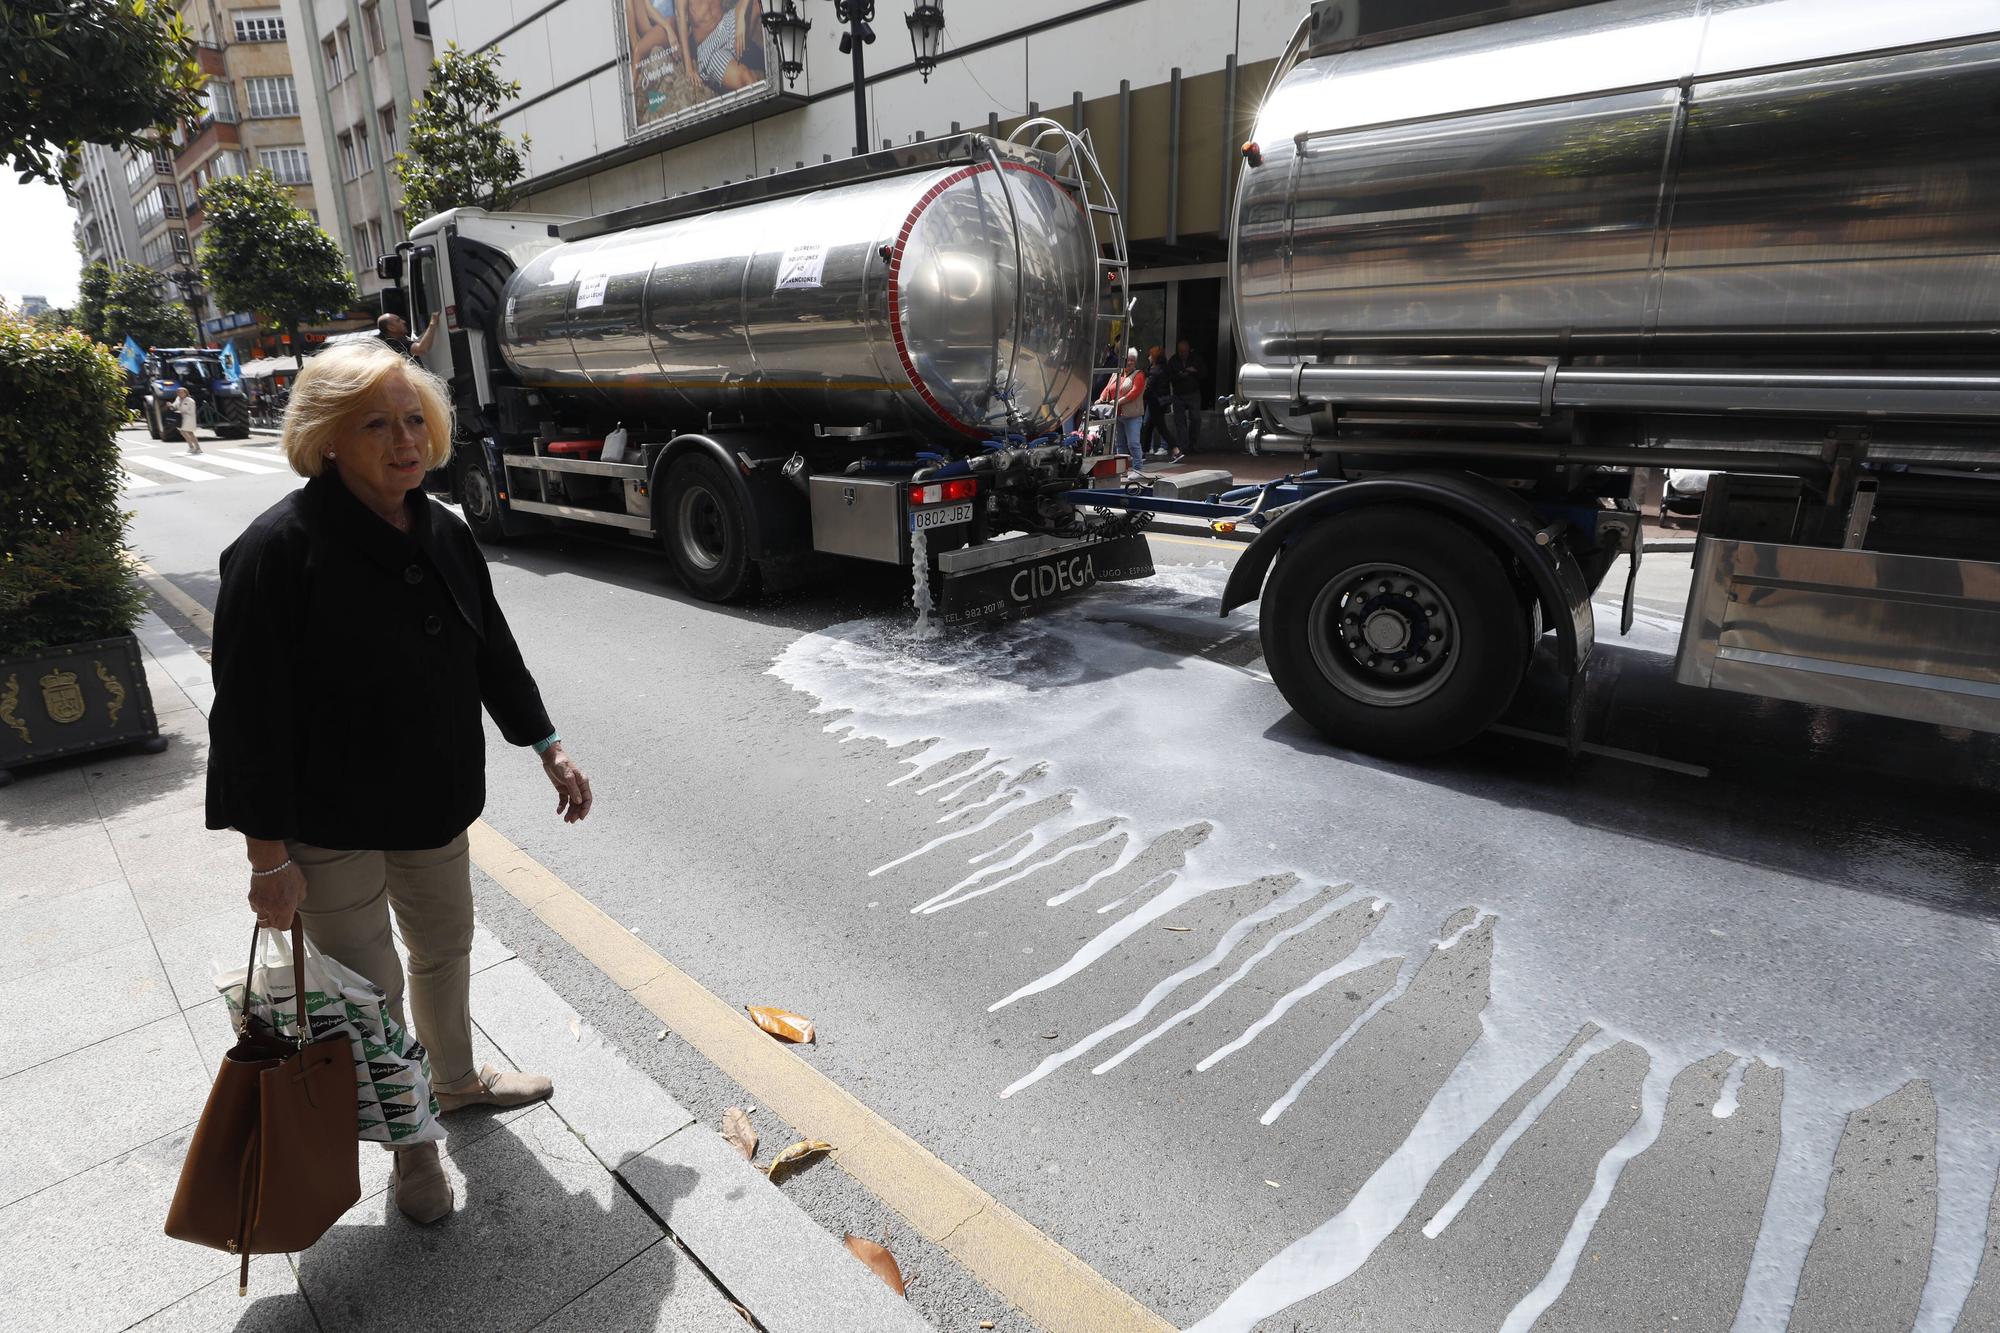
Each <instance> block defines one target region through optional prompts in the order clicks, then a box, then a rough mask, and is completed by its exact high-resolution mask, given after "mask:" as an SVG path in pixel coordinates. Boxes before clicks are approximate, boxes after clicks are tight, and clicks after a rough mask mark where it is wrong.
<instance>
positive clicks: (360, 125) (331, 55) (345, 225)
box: [282, 0, 504, 311]
mask: <svg viewBox="0 0 2000 1333" xmlns="http://www.w3.org/2000/svg"><path fill="white" fill-rule="evenodd" d="M503 7H504V4H503ZM282 10H283V14H284V19H285V23H286V25H287V32H288V34H289V41H290V43H291V48H292V60H293V64H294V67H295V68H296V69H297V70H298V72H299V82H300V90H299V91H300V96H301V99H302V101H301V106H300V114H301V117H302V119H303V121H304V124H305V129H306V135H305V137H306V144H307V152H308V154H309V155H310V156H311V158H312V164H313V172H314V175H315V177H316V179H317V181H318V182H319V185H320V200H321V204H320V207H321V210H322V214H323V216H322V217H321V219H320V225H321V226H323V227H325V228H326V229H327V231H328V232H329V233H331V234H332V236H333V237H334V239H335V240H337V241H339V242H340V245H341V248H342V249H344V250H345V251H346V252H347V257H348V261H349V263H351V264H352V265H353V268H354V275H355V279H356V281H357V282H358V283H359V285H360V288H361V299H362V305H363V306H364V307H366V308H368V309H369V310H374V311H379V310H380V308H381V297H380V293H381V290H382V282H381V280H380V279H378V278H377V277H376V276H375V260H376V257H377V256H379V255H381V254H383V253H384V252H386V251H389V250H393V249H394V248H395V246H396V243H397V242H398V241H401V240H403V239H404V238H405V237H406V236H407V235H408V231H407V224H406V220H405V218H404V216H403V186H402V181H401V179H400V178H398V176H397V175H396V171H395V167H394V165H393V162H394V158H395V155H396V153H397V151H398V150H399V149H401V148H402V147H403V144H404V134H405V133H406V131H407V129H408V125H409V115H410V106H411V104H412V102H413V101H414V100H415V99H416V97H417V96H418V95H419V94H421V93H422V92H423V90H424V84H425V81H426V80H427V79H428V77H429V74H430V64H431V24H430V13H429V8H428V6H427V5H426V3H425V0H283V5H282Z"/></svg>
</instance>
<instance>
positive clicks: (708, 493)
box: [653, 454, 761, 602]
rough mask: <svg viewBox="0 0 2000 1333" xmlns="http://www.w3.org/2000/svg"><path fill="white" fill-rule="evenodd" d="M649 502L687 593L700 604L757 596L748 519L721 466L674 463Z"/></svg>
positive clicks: (700, 460)
mask: <svg viewBox="0 0 2000 1333" xmlns="http://www.w3.org/2000/svg"><path fill="white" fill-rule="evenodd" d="M653 504H654V508H653V527H654V528H655V529H656V530H657V531H658V532H659V534H660V540H661V541H662V542H664V543H665V544H666V548H667V555H668V556H669V557H671V558H672V560H673V562H674V568H675V569H676V570H678V571H680V576H681V582H683V583H685V584H686V585H687V589H688V591H689V592H691V593H693V594H694V595H695V596H697V597H699V598H701V599H702V600H703V601H704V602H728V601H734V600H736V599H738V598H742V597H749V596H753V595H755V593H756V592H757V589H758V587H759V586H760V582H761V579H760V571H759V570H758V568H757V562H756V561H755V560H752V559H751V558H750V516H749V515H748V513H746V512H745V510H744V506H743V501H742V497H741V496H739V495H738V494H737V492H736V488H735V487H733V486H731V485H730V484H729V478H728V477H727V476H725V475H723V471H722V467H721V465H720V464H718V463H717V462H716V461H715V460H714V459H712V458H710V457H708V456H707V455H705V454H684V455H682V456H681V457H680V458H677V459H675V460H674V461H673V462H672V463H671V464H669V465H668V467H667V475H666V484H665V485H663V486H661V487H660V488H659V489H658V491H657V493H656V494H655V497H654V501H653Z"/></svg>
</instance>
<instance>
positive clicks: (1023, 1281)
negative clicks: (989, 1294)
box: [468, 820, 1174, 1333]
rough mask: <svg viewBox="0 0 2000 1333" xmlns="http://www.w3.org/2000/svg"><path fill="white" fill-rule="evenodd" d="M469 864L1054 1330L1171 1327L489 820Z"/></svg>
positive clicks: (477, 831) (1130, 1332) (474, 833)
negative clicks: (710, 988) (671, 959)
mask: <svg viewBox="0 0 2000 1333" xmlns="http://www.w3.org/2000/svg"><path fill="white" fill-rule="evenodd" d="M468 836H469V839H470V842H471V850H472V861H473V864H475V865H477V866H478V867H479V868H480V869H481V870H483V871H485V872H486V873H487V874H488V875H490V876H492V877H493V879H495V880H496V881H498V882H499V884H500V885H501V887H503V888H505V889H506V890H507V891H508V892H509V893H511V894H513V895H514V897H515V898H517V899H519V900H520V902H521V905H522V906H524V907H526V908H528V909H529V910H530V911H532V912H534V914H535V915H536V916H537V917H539V918H541V920H542V921H543V922H544V923H545V924H546V925H548V926H549V927H550V928H551V929H552V930H554V931H555V932H556V933H557V934H558V935H560V936H562V937H563V939H565V940H567V941H568V942H569V943H570V945H571V946H572V947H574V948H575V949H576V951H577V952H578V953H580V954H582V955H583V956H584V957H585V958H586V959H588V960H589V961H590V962H591V963H592V964H594V965H595V966H596V967H597V968H598V969H599V970H601V971H602V972H603V973H604V974H605V975H606V976H607V977H609V978H610V979H611V980H612V981H614V982H616V983H617V984H618V986H619V988H620V989H622V990H624V991H625V992H626V993H628V994H629V995H631V997H632V998H633V999H635V1000H637V1001H638V1002H639V1003H640V1004H642V1005H644V1006H645V1007H646V1009H647V1010H648V1011H649V1012H651V1013H652V1014H653V1015H654V1016H655V1017H656V1018H658V1019H659V1020H660V1021H661V1022H663V1023H665V1024H666V1025H667V1026H668V1027H670V1028H672V1029H673V1031H674V1032H675V1033H676V1034H677V1035H678V1036H679V1037H680V1038H681V1039H682V1040H684V1041H686V1042H687V1043H688V1044H689V1045H691V1046H693V1047H694V1048H695V1049H696V1050H697V1051H700V1052H701V1053H702V1055H703V1056H705V1057H706V1058H707V1059H708V1061H709V1062H710V1063H711V1064H713V1065H714V1066H715V1067H716V1068H717V1069H720V1070H721V1071H722V1072H723V1073H724V1074H726V1075H728V1076H729V1077H730V1078H732V1079H734V1080H735V1081H736V1082H737V1083H738V1084H740V1085H742V1087H743V1088H744V1090H745V1091H746V1092H748V1093H749V1094H750V1095H751V1096H752V1097H754V1098H755V1099H756V1100H757V1102H758V1103H759V1104H760V1105H763V1106H767V1107H769V1108H770V1109H771V1110H772V1111H773V1112H774V1113H776V1114H777V1115H779V1116H781V1117H783V1118H784V1119H785V1120H786V1121H788V1122H789V1123H790V1124H791V1125H792V1126H793V1127H794V1128H796V1129H797V1130H798V1132H799V1133H800V1134H802V1135H804V1136H805V1137H807V1138H812V1139H825V1140H826V1141H827V1142H829V1143H832V1144H835V1145H836V1146H837V1147H838V1149H839V1152H838V1153H837V1155H836V1157H835V1161H836V1162H837V1163H838V1164H839V1166H840V1168H841V1169H842V1170H843V1171H845V1172H847V1174H849V1175H850V1176H853V1177H854V1178H855V1179H856V1180H858V1181H860V1182H861V1184H863V1185H864V1186H866V1187H867V1188H868V1189H869V1191H870V1192H872V1193H873V1194H874V1195H875V1197H876V1198H878V1199H880V1200H881V1201H882V1202H883V1203H885V1204H887V1205H888V1206H889V1207H891V1208H893V1209H895V1210H896V1211H897V1212H898V1213H900V1214H902V1216H903V1217H904V1219H905V1220H907V1221H908V1222H909V1223H910V1225H911V1226H913V1227H915V1228H916V1229H917V1230H918V1231H920V1232H922V1233H923V1235H924V1236H925V1237H926V1238H927V1239H929V1240H930V1241H932V1242H933V1243H934V1244H936V1245H938V1246H940V1247H941V1248H943V1249H944V1250H945V1251H946V1253H948V1254H950V1255H951V1256H952V1257H953V1258H954V1259H957V1260H958V1261H959V1262H960V1263H961V1264H963V1265H965V1267H966V1269H967V1270H968V1271H969V1272H971V1273H972V1274H973V1276H975V1277H977V1278H978V1279H979V1280H980V1281H982V1282H984V1283H985V1284H986V1285H987V1286H989V1287H991V1288H992V1289H993V1290H994V1291H996V1292H998V1293H999V1294H1000V1295H1001V1296H1002V1297H1004V1298H1005V1299H1006V1300H1008V1301H1009V1302H1011V1303H1012V1304H1013V1305H1014V1307H1015V1308H1016V1309H1018V1310H1019V1311H1020V1312H1021V1313H1022V1314H1024V1315H1026V1316H1027V1317H1028V1318H1029V1319H1030V1320H1031V1321H1033V1322H1034V1323H1035V1325H1036V1326H1038V1327H1040V1328H1042V1329H1044V1330H1046V1331H1047V1333H1173V1328H1174V1326H1173V1325H1172V1324H1170V1323H1168V1322H1167V1321H1166V1320H1164V1319H1162V1318H1161V1317H1160V1316H1159V1315H1157V1314H1155V1313H1154V1312H1153V1311H1151V1310H1149V1309H1147V1308H1146V1307H1145V1306H1144V1305H1142V1304H1140V1303H1139V1302H1138V1301H1136V1300H1134V1299H1133V1298H1132V1297H1131V1296H1129V1295H1127V1294H1126V1293H1125V1292H1123V1291H1120V1290H1119V1289H1118V1288H1117V1287H1115V1286H1113V1285H1112V1284H1111V1283H1110V1282H1109V1281H1107V1280H1106V1279H1105V1278H1104V1277H1103V1276H1102V1275H1101V1274H1099V1273H1098V1272H1097V1271H1096V1270H1094V1269H1092V1268H1091V1267H1090V1266H1089V1265H1087V1264H1085V1263H1084V1262H1083V1260H1081V1259H1079V1258H1077V1257H1076V1256H1075V1255H1073V1254H1071V1253H1070V1252H1069V1251H1068V1250H1066V1249H1064V1248H1063V1247H1062V1246H1061V1245H1058V1244H1057V1243H1056V1242H1055V1241H1053V1240H1051V1239H1050V1238H1049V1237H1048V1236H1046V1235H1044V1234H1042V1232H1040V1231H1038V1230H1037V1229H1036V1228H1035V1227H1034V1226H1032V1225H1030V1224H1029V1223H1028V1221H1027V1220H1026V1219H1024V1218H1023V1217H1021V1216H1020V1215H1019V1214H1018V1213H1016V1212H1014V1211H1013V1210H1012V1209H1010V1208H1008V1207H1007V1206H1006V1205H1005V1204H1002V1203H1001V1202H1000V1201H999V1200H997V1199H995V1198H994V1197H993V1196H992V1195H990V1194H988V1193H987V1192H986V1191H984V1190H982V1189H980V1188H979V1187H978V1186H977V1185H975V1184H973V1183H972V1182H971V1181H969V1180H967V1179H966V1178H965V1177H964V1176H961V1175H960V1174H959V1173H958V1172H956V1171H954V1170H952V1168H951V1167H949V1166H947V1165H945V1163H944V1162H943V1161H941V1160H939V1158H938V1157H937V1155H936V1154H934V1153H932V1152H931V1151H930V1150H929V1149H927V1148H925V1147H924V1146H923V1145H922V1144H920V1143H918V1142H917V1141H916V1140H915V1139H913V1138H911V1137H910V1136H909V1135H908V1134H905V1133H904V1132H903V1131H902V1130H900V1129H898V1128H896V1126H894V1125H892V1124H890V1123H889V1122H888V1121H887V1120H885V1119H883V1118H882V1117H881V1116H880V1115H877V1114H876V1113H875V1112H874V1111H872V1110H870V1109H869V1108H868V1106H867V1105H865V1104H864V1103H863V1102H862V1101H861V1100H860V1099H859V1098H857V1097H855V1096H854V1095H853V1094H852V1093H850V1092H848V1091H847V1090H846V1089H845V1088H843V1087H841V1086H840V1085H839V1084H837V1083H835V1082H834V1081H833V1080H832V1079H830V1078H828V1077H827V1076H826V1075H825V1074H822V1073H821V1072H820V1071H819V1070H817V1069H815V1068H813V1066H811V1065H810V1064H807V1063H806V1062H805V1061H804V1060H802V1059H800V1058H799V1057H798V1056H797V1055H794V1054H793V1053H792V1052H791V1051H790V1050H788V1049H787V1048H786V1047H784V1046H782V1045H780V1044H779V1043H778V1042H777V1041H776V1040H774V1039H773V1038H771V1037H769V1036H767V1035H766V1034H765V1033H764V1032H763V1031H762V1030H761V1029H759V1028H758V1027H757V1026H756V1024H754V1023H752V1022H751V1021H750V1019H749V1017H748V1015H746V1014H745V1013H744V1012H743V1011H742V1010H741V1009H738V1008H737V1007H736V1006H735V1005H732V1004H730V1003H728V1002H727V1001H725V1000H723V999H722V998H721V997H720V996H717V995H715V994H713V993H711V992H710V991H708V990H707V989H706V988H704V987H703V986H702V985H701V983H699V982H697V981H696V980H695V979H694V978H692V977H690V976H688V975H687V973H685V972H683V971H681V970H680V969H679V968H677V967H675V966H674V965H673V964H672V963H670V962H668V961H667V960H666V959H665V958H663V957H661V956H660V955H659V954H658V953H657V952H655V951H654V950H653V949H652V947H651V946H649V945H647V944H646V943H645V942H644V941H643V940H641V939H640V938H639V937H638V936H636V935H634V934H633V933H632V932H631V931H629V930H627V929H626V928H625V927H623V926H621V925H619V924H618V922H616V921H615V920H613V919H612V918H611V917H609V916H607V915H605V913H604V912H603V911H601V910H600V909H599V908H598V907H597V906H596V904H594V903H592V902H590V901H589V900H588V899H586V898H584V897H583V895H581V894H579V893H578V892H577V891H576V890H574V889H572V888H570V887H569V885H567V884H565V883H563V882H562V880H560V879H558V878H557V877H556V876H555V875H554V874H553V873H552V872H550V871H549V869H548V868H547V867H545V866H543V865H541V864H540V863H539V862H537V861H536V860H535V859H534V858H533V857H531V856H529V855H528V854H527V853H526V852H524V851H522V850H521V849H520V848H519V847H517V846H515V845H514V844H513V843H512V842H510V841H508V840H507V838H506V837H505V836H503V835H502V834H500V833H499V832H498V831H496V830H495V829H494V828H493V827H492V826H491V825H489V824H487V823H486V821H484V820H480V821H478V822H477V823H475V824H473V826H472V827H471V829H469V830H468Z"/></svg>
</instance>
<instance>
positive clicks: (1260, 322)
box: [1232, 0, 2000, 367]
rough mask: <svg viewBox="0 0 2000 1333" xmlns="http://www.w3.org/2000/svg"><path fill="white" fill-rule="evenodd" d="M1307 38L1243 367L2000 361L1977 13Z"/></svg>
mask: <svg viewBox="0 0 2000 1333" xmlns="http://www.w3.org/2000/svg"><path fill="white" fill-rule="evenodd" d="M1322 24H1323V27H1327V28H1330V27H1331V26H1332V22H1331V21H1330V20H1329V19H1323V20H1322ZM1315 40H1316V34H1315V33H1314V32H1313V31H1312V30H1311V28H1310V25H1308V27H1307V28H1305V29H1302V30H1301V33H1300V36H1299V38H1298V40H1297V41H1296V42H1295V44H1294V49H1293V53H1292V55H1291V56H1290V57H1288V62H1287V63H1285V64H1281V66H1280V73H1279V75H1278V77H1277V78H1276V79H1275V81H1274V83H1273V85H1272V89H1271V92H1270V94H1269V96H1268V97H1267V99H1266V101H1265V104H1264V106H1263V108H1262V110H1261V111H1260V113H1259V115H1258V118H1257V123H1256V129H1255V132H1254V135H1253V139H1254V141H1255V143H1256V144H1257V145H1258V146H1259V149H1260V151H1261V153H1262V157H1263V161H1262V164H1261V165H1258V166H1248V165H1246V166H1245V167H1244V169H1243V171H1242V174H1241V178H1240V184H1239V186H1238V189H1237V194H1236V202H1235V227H1234V234H1233V237H1232V245H1233V246H1234V266H1233V267H1234V272H1235V275H1236V282H1235V302H1236V321H1237V329H1238V339H1239V346H1240V347H1241V348H1242V349H1243V355H1244V358H1245V359H1246V360H1248V361H1252V362H1261V363H1263V364H1265V365H1266V366H1273V367H1276V366H1283V365H1285V364H1287V363H1296V362H1298V361H1300V360H1302V359H1313V358H1318V359H1319V360H1321V361H1322V362H1326V361H1332V360H1335V359H1342V358H1347V359H1352V358H1362V359H1366V358H1369V357H1371V356H1376V355H1382V354H1387V355H1390V356H1395V357H1407V356H1411V355H1422V354H1432V353H1435V354H1457V355H1484V354H1499V355H1511V354H1519V355H1528V356H1535V357H1565V358H1574V357H1583V356H1592V355H1597V356H1604V357H1606V358H1607V359H1611V360H1619V359H1630V358H1634V357H1636V356H1638V355H1639V354H1641V353H1644V354H1647V355H1648V356H1649V358H1650V357H1651V356H1652V355H1654V354H1659V355H1661V356H1667V357H1671V356H1675V355H1678V354H1686V355H1689V356H1693V357H1697V358H1698V357H1700V356H1702V355H1705V354H1710V353H1713V352H1715V351H1718V350H1725V349H1726V350H1729V351H1731V352H1732V353H1752V354H1756V353H1760V352H1764V351H1769V352H1772V353H1776V352H1777V351H1778V350H1779V349H1782V350H1783V353H1784V356H1785V360H1786V361H1787V363H1789V364H1811V363H1812V362H1813V360H1814V358H1816V357H1817V358H1820V359H1821V360H1823V361H1824V362H1825V363H1827V364H1871V363H1873V362H1877V361H1883V360H1891V361H1894V360H1902V361H1911V360H1915V361H1922V362H1926V363H1935V364H1961V363H1964V362H1965V361H1967V360H1968V359H1970V358H1976V357H1981V356H1983V357H1986V358H1990V357H1992V356H1993V355H1994V354H1995V352H1996V351H2000V221H1996V220H1997V219H2000V4H1996V3H1995V0H1904V2H1903V3H1897V4H1884V3H1882V2H1881V0H1602V2H1601V3H1594V4H1582V5H1578V6H1576V7H1572V8H1568V9H1564V10H1560V11H1558V12H1552V13H1541V14H1535V15H1532V16H1529V17H1522V18H1515V19H1510V20H1507V21H1504V22H1499V23H1490V24H1486V25H1484V26H1476V27H1470V28H1463V29H1460V30H1458V31H1453V32H1444V33H1437V34H1433V35H1428V36H1418V37H1412V38H1410V39H1407V40H1403V41H1390V42H1387V43H1385V44H1380V45H1368V46H1359V47H1354V48H1352V49H1344V50H1343V49H1334V47H1335V44H1334V43H1331V42H1324V41H1322V44H1321V46H1320V48H1319V49H1320V50H1321V52H1322V53H1320V54H1314V53H1313V52H1314V49H1315V47H1314V43H1315Z"/></svg>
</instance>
